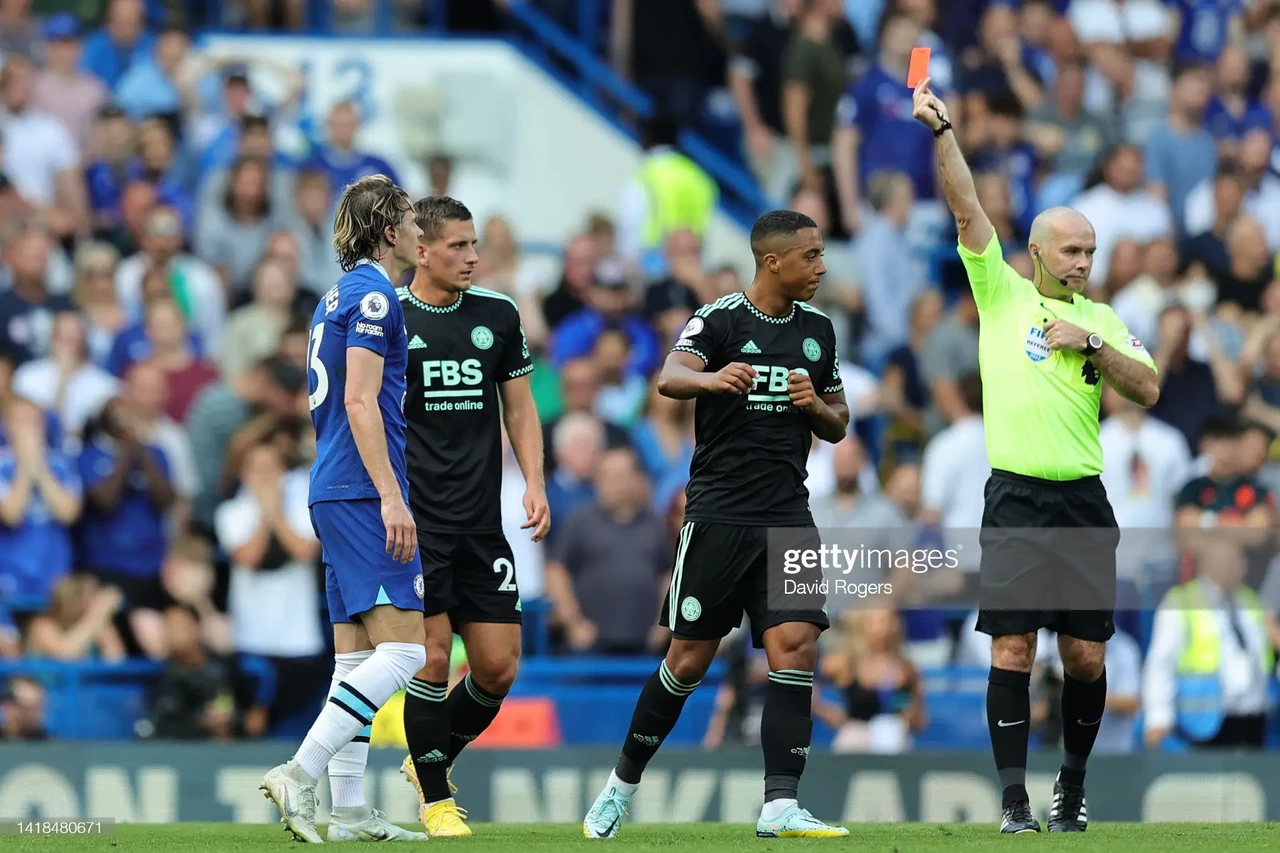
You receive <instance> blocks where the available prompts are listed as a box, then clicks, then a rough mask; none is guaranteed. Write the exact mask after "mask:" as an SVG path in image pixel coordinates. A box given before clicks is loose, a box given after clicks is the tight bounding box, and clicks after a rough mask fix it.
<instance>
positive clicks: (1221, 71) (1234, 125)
mask: <svg viewBox="0 0 1280 853" xmlns="http://www.w3.org/2000/svg"><path fill="white" fill-rule="evenodd" d="M1249 75H1250V70H1249V56H1248V54H1246V53H1245V52H1244V49H1243V48H1241V47H1239V46H1237V45H1228V46H1227V47H1226V48H1224V49H1223V51H1222V54H1221V55H1220V56H1219V57H1218V65H1217V69H1216V77H1217V80H1216V83H1217V85H1216V87H1215V89H1216V91H1215V92H1214V94H1213V95H1212V97H1210V98H1209V103H1208V105H1207V106H1206V107H1205V110H1204V123H1205V125H1206V126H1207V127H1208V128H1209V132H1210V133H1212V134H1213V136H1214V138H1215V139H1217V140H1218V150H1219V152H1220V153H1221V154H1223V155H1225V156H1231V155H1233V154H1234V153H1235V147H1236V145H1235V144H1236V143H1237V142H1239V141H1240V138H1241V137H1243V136H1244V135H1245V134H1246V133H1248V132H1249V131H1250V130H1252V129H1253V128H1255V127H1264V128H1266V129H1267V130H1270V129H1271V111H1270V110H1268V109H1267V108H1266V107H1264V106H1263V105H1262V102H1261V101H1259V100H1258V99H1257V98H1254V97H1251V96H1250V94H1249Z"/></svg>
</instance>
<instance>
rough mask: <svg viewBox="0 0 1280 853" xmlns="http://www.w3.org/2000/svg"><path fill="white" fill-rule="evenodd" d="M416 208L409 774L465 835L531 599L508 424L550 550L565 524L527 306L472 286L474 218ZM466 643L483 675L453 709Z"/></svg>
mask: <svg viewBox="0 0 1280 853" xmlns="http://www.w3.org/2000/svg"><path fill="white" fill-rule="evenodd" d="M413 208H414V212H415V214H416V216H417V222H418V227H419V228H421V229H422V238H421V239H420V240H419V243H418V265H417V269H416V270H415V274H414V278H413V282H412V283H411V284H409V286H408V287H402V288H400V289H399V290H398V291H397V293H398V294H399V296H400V303H401V305H402V306H403V308H404V317H405V335H406V337H407V338H408V339H409V367H408V377H407V378H408V389H409V390H408V393H407V394H406V397H405V402H404V412H405V420H406V421H407V423H408V430H407V433H406V435H407V439H406V457H407V461H408V469H409V506H410V508H411V509H412V510H413V516H414V520H415V521H416V522H417V525H418V551H419V553H420V554H421V555H422V578H423V587H424V588H423V590H422V593H423V613H424V615H425V617H426V645H427V664H426V666H425V667H424V668H423V669H422V671H421V672H419V673H418V675H417V677H416V678H415V679H413V681H411V682H409V685H408V688H407V695H406V696H405V706H404V725H405V737H406V739H407V740H408V743H409V757H408V758H406V759H405V762H404V767H403V769H404V772H405V775H406V776H407V777H408V778H409V780H410V781H411V782H412V783H413V784H414V786H415V787H416V788H417V789H418V796H419V799H420V809H419V817H420V818H421V820H422V823H423V825H424V826H425V827H426V829H427V834H428V835H432V836H459V835H470V834H471V829H470V828H469V827H468V826H467V825H466V823H465V822H464V821H463V817H464V813H463V812H462V810H461V809H459V808H458V806H457V804H456V803H455V802H454V801H453V798H452V797H451V796H450V794H451V792H452V791H453V786H452V784H451V783H450V782H449V780H448V776H447V773H448V769H449V768H450V767H452V765H453V761H454V759H456V758H457V756H458V753H459V752H461V751H462V749H463V748H464V747H465V746H466V745H467V744H468V743H470V742H471V741H472V740H475V738H477V737H478V736H479V735H480V734H481V733H482V732H483V731H484V730H485V729H486V728H487V727H488V726H489V724H490V723H492V722H493V719H494V717H496V716H497V715H498V709H499V707H500V706H501V704H502V699H503V697H504V696H506V695H507V691H508V690H509V689H510V688H511V684H512V682H513V681H514V680H515V677H516V669H517V667H518V664H519V660H520V591H519V589H518V588H517V586H516V572H515V565H514V563H513V560H512V554H511V546H510V545H509V544H507V539H506V537H505V536H504V535H503V533H502V513H501V505H500V492H501V488H502V435H501V430H502V427H503V425H505V426H506V429H507V435H508V436H509V437H510V439H511V445H512V448H513V449H514V450H515V454H516V460H517V461H518V462H519V464H520V470H521V471H522V472H523V473H524V478H525V482H526V484H527V486H526V491H525V495H524V508H525V513H526V515H527V520H526V521H525V523H524V524H523V525H522V527H523V528H525V529H529V528H532V529H533V534H532V537H533V539H534V541H538V540H540V539H542V538H543V537H544V536H546V534H547V531H548V530H549V529H550V527H551V515H550V512H549V511H548V509H547V494H546V487H545V484H544V480H543V471H542V425H541V424H540V423H539V421H538V412H537V408H536V407H535V405H534V402H533V392H532V390H531V388H530V383H529V374H530V373H532V372H533V362H532V361H531V360H530V358H529V348H528V345H527V344H526V342H525V337H524V330H523V328H522V327H521V324H520V314H519V312H518V311H517V310H516V305H515V303H514V302H513V301H512V300H511V299H510V298H508V297H506V296H504V295H502V294H501V293H497V292H495V291H492V290H485V289H484V288H482V287H472V286H471V273H472V271H473V270H474V268H475V265H476V262H477V261H478V257H477V255H476V229H475V224H474V223H473V222H472V218H471V213H470V212H469V211H468V210H467V208H466V207H465V206H463V205H462V204H461V203H460V202H457V201H455V200H453V199H451V198H446V197H433V198H424V199H422V200H420V201H419V202H418V203H417V204H415V205H414V206H413ZM499 403H501V406H499ZM454 633H457V634H459V635H460V636H461V637H462V641H463V644H464V645H465V646H466V650H467V663H468V664H469V666H470V672H469V673H468V674H467V676H466V678H464V679H463V680H462V681H461V682H460V683H459V684H457V685H456V686H455V687H454V689H453V690H452V691H451V692H448V695H447V697H446V691H447V690H448V684H449V657H450V651H451V650H452V647H453V635H454Z"/></svg>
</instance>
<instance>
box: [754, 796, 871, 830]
mask: <svg viewBox="0 0 1280 853" xmlns="http://www.w3.org/2000/svg"><path fill="white" fill-rule="evenodd" d="M848 834H849V830H847V829H845V828H844V827H843V826H828V825H827V824H825V823H823V822H822V821H820V820H818V819H817V818H816V817H814V816H813V815H811V814H809V810H808V809H802V808H800V806H799V804H797V803H792V804H791V805H790V806H787V808H786V810H785V811H783V813H782V814H780V815H778V816H777V818H775V819H774V820H765V819H764V815H761V816H760V819H759V820H758V821H756V837H757V838H840V837H843V836H845V835H848Z"/></svg>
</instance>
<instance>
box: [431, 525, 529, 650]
mask: <svg viewBox="0 0 1280 853" xmlns="http://www.w3.org/2000/svg"><path fill="white" fill-rule="evenodd" d="M418 551H419V553H420V555H421V558H422V582H423V595H422V612H423V614H424V615H426V616H435V615H436V614H437V613H448V614H449V621H450V622H452V623H453V625H455V626H457V625H461V624H465V623H467V622H497V623H508V624H516V625H518V624H520V621H521V616H520V590H519V588H518V587H517V586H516V567H515V561H514V559H513V558H512V554H511V546H510V545H509V544H508V543H507V537H505V536H503V535H502V533H501V532H495V533H440V532H436V531H431V530H419V531H418Z"/></svg>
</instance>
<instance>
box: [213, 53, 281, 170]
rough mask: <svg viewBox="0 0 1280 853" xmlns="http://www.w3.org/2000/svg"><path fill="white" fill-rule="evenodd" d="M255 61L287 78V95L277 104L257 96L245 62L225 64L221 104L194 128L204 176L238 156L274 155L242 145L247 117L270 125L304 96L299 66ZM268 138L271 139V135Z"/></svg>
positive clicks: (246, 127) (275, 73)
mask: <svg viewBox="0 0 1280 853" xmlns="http://www.w3.org/2000/svg"><path fill="white" fill-rule="evenodd" d="M256 64H258V65H260V66H264V67H266V68H268V70H270V71H271V72H272V73H273V75H274V76H276V77H278V78H282V79H283V80H284V81H285V85H286V87H287V90H286V92H285V95H284V97H283V98H281V99H280V100H279V101H277V102H275V103H268V102H266V101H262V100H260V99H258V98H256V97H255V96H254V92H253V88H252V87H251V85H250V82H249V73H250V68H249V66H248V65H246V64H244V63H243V62H234V61H232V62H226V63H223V65H222V67H221V73H222V79H223V85H222V103H221V105H220V106H219V109H218V110H217V111H216V112H214V113H210V114H208V115H206V116H204V117H202V118H201V119H199V120H197V121H196V122H194V123H193V124H192V127H191V137H190V139H191V145H192V148H193V151H194V153H195V154H196V157H197V168H198V170H199V173H200V177H201V178H203V177H204V176H205V175H206V174H208V173H209V172H211V171H215V170H218V169H225V168H226V167H227V166H229V165H230V164H231V163H232V162H233V161H234V160H235V159H236V157H237V156H241V157H269V156H271V153H270V151H266V152H261V151H250V150H247V149H246V148H245V147H244V146H243V145H242V144H241V141H240V136H241V134H242V133H246V132H247V131H248V130H249V128H250V125H247V124H246V123H245V122H246V120H247V119H251V118H260V119H263V124H262V127H263V128H267V123H266V122H267V121H271V122H273V123H274V122H275V120H277V119H280V118H281V117H284V116H287V115H288V114H289V113H290V112H291V111H292V110H293V108H294V106H295V105H296V104H297V103H298V101H299V100H300V99H301V97H302V93H303V90H304V88H305V85H306V81H305V80H304V79H303V77H302V74H301V73H299V71H298V69H297V68H296V67H294V66H290V65H285V64H276V63H272V62H269V61H266V60H258V61H257V63H256ZM267 138H268V141H269V140H270V135H269V134H268V137H267Z"/></svg>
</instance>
